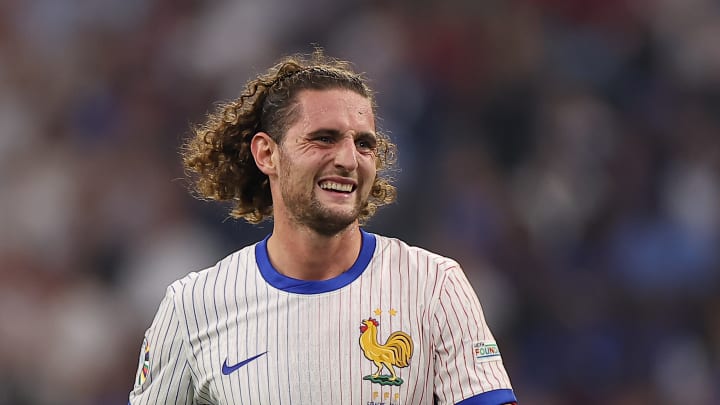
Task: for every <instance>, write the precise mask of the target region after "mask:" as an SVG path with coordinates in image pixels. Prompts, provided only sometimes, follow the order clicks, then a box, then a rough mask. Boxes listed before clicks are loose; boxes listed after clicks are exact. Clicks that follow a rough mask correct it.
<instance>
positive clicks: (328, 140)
mask: <svg viewBox="0 0 720 405" xmlns="http://www.w3.org/2000/svg"><path fill="white" fill-rule="evenodd" d="M315 140H316V141H318V142H320V143H332V142H333V138H332V137H329V136H318V137H317V138H315Z"/></svg>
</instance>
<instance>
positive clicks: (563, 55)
mask: <svg viewBox="0 0 720 405" xmlns="http://www.w3.org/2000/svg"><path fill="white" fill-rule="evenodd" d="M719 39H720V3H718V2H717V1H714V0H658V1H643V0H582V1H573V0H490V1H470V0H466V1H463V0H452V1H447V0H442V1H441V0H422V1H410V0H406V1H394V2H385V1H378V0H367V1H359V0H349V1H334V0H303V1H283V0H263V1H230V0H228V1H215V2H203V1H198V0H174V1H170V0H150V1H148V0H124V1H120V0H62V1H55V0H30V1H22V0H9V1H3V2H2V3H0V404H2V405H5V404H8V405H10V404H13V405H16V404H17V405H22V404H87V405H91V404H124V403H126V402H127V393H128V391H129V390H130V389H131V388H132V384H133V379H134V374H135V369H136V367H137V362H138V360H137V359H138V355H139V349H140V344H141V340H142V335H143V332H144V330H145V328H147V326H148V325H149V324H150V321H151V320H152V316H153V314H154V313H155V311H156V309H157V306H158V305H159V302H160V299H161V298H162V296H163V294H164V289H165V287H166V286H167V285H168V284H169V283H171V282H172V281H173V280H175V279H177V278H180V277H182V276H184V275H185V274H187V273H188V272H190V271H196V270H199V269H202V268H206V267H209V266H211V265H213V264H214V263H215V261H217V260H219V259H220V258H222V257H224V256H225V255H227V254H229V253H231V252H232V251H234V250H236V249H238V248H240V247H241V246H244V245H246V244H249V243H253V242H255V241H257V240H259V239H261V238H262V237H264V236H265V235H266V234H267V233H268V232H269V230H270V229H271V224H270V223H265V224H264V225H262V226H261V227H259V228H258V227H253V226H249V225H247V224H245V223H242V222H238V221H234V220H231V219H228V207H227V206H223V205H221V204H214V203H208V202H202V201H198V200H195V199H193V198H191V197H190V196H189V194H188V192H187V183H186V181H185V180H184V178H183V173H182V168H181V165H180V159H179V153H178V148H179V145H180V144H181V143H182V139H183V137H184V136H185V135H187V133H188V131H189V129H190V127H191V125H192V124H194V123H198V122H201V121H202V119H203V117H204V116H205V114H206V113H207V112H209V111H211V110H212V109H214V105H215V104H214V103H216V102H218V101H222V100H229V99H232V98H234V97H236V96H237V95H239V92H240V90H241V89H242V86H243V84H244V83H245V81H246V80H247V79H249V78H250V77H251V76H252V75H254V74H256V73H258V72H261V71H262V70H264V69H265V68H266V67H267V66H269V65H271V64H272V63H273V62H274V61H276V60H277V59H278V58H279V57H280V56H282V55H285V54H290V53H295V52H309V51H311V50H312V49H313V46H314V45H319V46H322V47H323V48H324V49H325V50H326V53H328V54H330V55H333V56H337V57H341V58H344V59H349V60H351V61H353V62H354V64H355V66H356V67H357V68H358V69H359V70H361V71H364V72H366V73H367V76H368V77H369V78H370V79H371V84H372V86H373V87H374V88H375V89H376V90H377V92H378V94H377V102H378V105H379V110H378V112H379V116H380V117H381V120H380V125H381V127H382V128H383V130H385V131H386V132H388V133H389V134H390V136H391V137H392V138H393V139H394V140H395V142H396V143H397V144H398V147H399V156H398V157H399V161H398V168H397V170H395V171H393V172H392V175H393V177H394V178H395V184H396V186H397V187H398V189H399V199H398V202H397V203H396V204H394V205H392V206H389V207H386V208H383V209H381V210H380V211H379V213H378V215H377V216H376V217H375V218H374V219H373V220H372V221H371V222H370V223H369V224H368V225H367V227H366V228H367V229H368V230H370V231H374V232H378V233H383V234H387V235H389V236H396V237H400V238H402V239H404V240H406V241H407V242H409V243H411V244H414V245H419V246H422V247H426V248H428V249H430V250H433V251H436V252H439V253H442V254H445V255H447V256H451V257H453V258H456V259H457V260H459V261H460V263H462V264H463V267H464V269H465V271H466V273H467V274H468V276H469V278H470V279H471V282H472V283H473V285H474V287H475V288H476V289H477V291H478V293H479V295H480V298H481V301H482V303H483V306H484V308H485V311H486V316H487V318H488V322H489V324H490V326H491V327H492V329H493V330H494V332H495V335H496V338H497V339H498V341H499V343H500V348H501V350H502V353H503V358H504V361H505V366H506V368H507V370H508V372H509V374H510V376H511V379H512V381H513V384H514V386H515V391H516V394H517V396H518V398H519V399H520V401H521V404H533V405H569V404H578V403H580V404H587V405H600V404H613V405H615V404H617V405H626V404H627V405H629V404H667V405H673V404H689V403H692V404H696V405H706V404H707V405H710V404H718V403H720V384H718V381H720V312H719V311H718V308H720V249H718V247H719V246H720V41H719ZM408 405H409V404H408Z"/></svg>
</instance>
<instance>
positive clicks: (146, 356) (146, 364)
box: [135, 338, 150, 387]
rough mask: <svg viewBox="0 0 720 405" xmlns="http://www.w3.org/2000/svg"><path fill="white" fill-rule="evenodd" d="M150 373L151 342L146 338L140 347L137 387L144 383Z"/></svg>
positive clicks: (136, 377)
mask: <svg viewBox="0 0 720 405" xmlns="http://www.w3.org/2000/svg"><path fill="white" fill-rule="evenodd" d="M148 374H150V344H149V343H148V341H147V338H145V339H144V340H143V343H142V346H141V347H140V360H139V361H138V371H137V375H136V376H135V387H139V386H141V385H143V383H144V382H145V380H147V377H148Z"/></svg>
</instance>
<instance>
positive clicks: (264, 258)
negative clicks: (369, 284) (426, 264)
mask: <svg viewBox="0 0 720 405" xmlns="http://www.w3.org/2000/svg"><path fill="white" fill-rule="evenodd" d="M360 233H361V234H362V242H361V246H360V254H359V255H358V257H357V259H355V263H353V265H352V266H351V267H350V268H349V269H348V270H347V271H345V272H344V273H342V274H340V275H338V276H337V277H335V278H331V279H329V280H321V281H308V280H298V279H296V278H292V277H288V276H285V275H283V274H280V273H279V272H278V271H277V270H275V268H274V267H273V265H272V264H271V263H270V258H269V256H268V251H267V241H268V239H269V238H270V235H268V236H266V237H265V239H263V240H262V241H260V242H258V243H257V244H256V245H255V261H256V262H257V265H258V268H259V269H260V274H262V276H263V278H264V279H265V281H267V283H268V284H270V285H272V286H273V287H275V288H277V289H279V290H283V291H287V292H290V293H296V294H319V293H326V292H330V291H335V290H337V289H340V288H342V287H345V286H346V285H348V284H350V283H352V282H353V281H354V280H355V279H356V278H358V277H360V275H361V274H362V273H363V271H365V269H366V268H367V266H368V264H369V263H370V260H371V259H372V257H373V254H374V253H375V244H376V241H375V235H373V234H371V233H368V232H365V231H363V230H362V229H361V230H360Z"/></svg>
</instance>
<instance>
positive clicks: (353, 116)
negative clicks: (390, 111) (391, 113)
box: [293, 89, 375, 132]
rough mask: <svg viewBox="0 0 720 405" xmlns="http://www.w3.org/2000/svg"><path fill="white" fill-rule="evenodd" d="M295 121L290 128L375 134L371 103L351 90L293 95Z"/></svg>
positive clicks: (320, 91)
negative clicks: (295, 100) (295, 101)
mask: <svg viewBox="0 0 720 405" xmlns="http://www.w3.org/2000/svg"><path fill="white" fill-rule="evenodd" d="M297 113H298V114H297V118H298V119H297V121H296V123H295V125H293V126H300V127H301V128H302V129H305V130H313V129H317V128H327V129H336V130H340V131H347V130H351V129H352V130H356V131H372V132H374V131H375V115H374V113H373V108H372V102H371V101H370V99H368V98H367V97H364V96H362V95H360V94H358V93H356V92H354V91H352V90H347V89H330V90H303V91H301V92H300V93H298V95H297Z"/></svg>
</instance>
